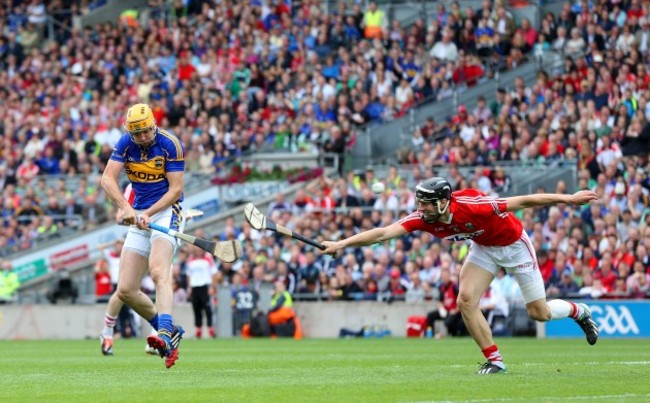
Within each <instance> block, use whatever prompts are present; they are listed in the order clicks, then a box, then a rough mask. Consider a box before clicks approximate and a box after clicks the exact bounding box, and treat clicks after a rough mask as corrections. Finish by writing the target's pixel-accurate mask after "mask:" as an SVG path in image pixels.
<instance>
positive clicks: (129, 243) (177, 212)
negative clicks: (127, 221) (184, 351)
mask: <svg viewBox="0 0 650 403" xmlns="http://www.w3.org/2000/svg"><path fill="white" fill-rule="evenodd" d="M142 211H143V210H136V213H137V214H140V213H142ZM151 222H152V223H155V224H158V225H160V226H163V227H166V228H170V229H173V230H176V231H179V232H182V231H183V229H184V228H185V217H184V216H183V213H182V210H181V206H180V204H177V203H176V204H172V205H171V206H169V207H167V208H166V209H165V210H163V211H161V212H159V213H157V214H154V215H153V216H152V217H151ZM157 238H164V239H166V240H168V241H169V242H170V243H171V244H172V245H173V246H174V253H176V248H177V247H178V245H179V244H180V241H179V240H178V239H176V238H174V237H173V236H171V235H168V234H165V233H164V232H160V231H155V230H150V231H148V230H141V229H139V228H138V227H137V226H135V225H131V226H130V227H129V232H128V233H127V234H126V240H125V241H124V248H125V249H130V250H132V251H134V252H136V253H137V254H139V255H142V256H144V257H147V258H148V257H149V254H150V253H151V243H152V241H153V240H154V239H157Z"/></svg>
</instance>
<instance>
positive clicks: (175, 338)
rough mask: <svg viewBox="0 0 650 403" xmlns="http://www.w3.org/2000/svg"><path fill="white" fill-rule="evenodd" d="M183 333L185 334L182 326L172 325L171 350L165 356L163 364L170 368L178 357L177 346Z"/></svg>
mask: <svg viewBox="0 0 650 403" xmlns="http://www.w3.org/2000/svg"><path fill="white" fill-rule="evenodd" d="M183 334H185V330H183V328H182V327H180V326H177V325H174V331H173V332H172V337H171V352H170V353H169V355H168V356H167V358H165V366H166V367H167V368H171V366H172V365H174V364H175V363H176V360H177V359H178V346H179V345H180V344H181V340H182V339H183Z"/></svg>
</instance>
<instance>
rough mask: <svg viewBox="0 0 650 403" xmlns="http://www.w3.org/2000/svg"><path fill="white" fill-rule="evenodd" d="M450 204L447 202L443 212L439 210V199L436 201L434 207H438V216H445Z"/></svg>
mask: <svg viewBox="0 0 650 403" xmlns="http://www.w3.org/2000/svg"><path fill="white" fill-rule="evenodd" d="M450 204H451V203H449V202H447V205H446V206H445V209H444V210H441V209H440V199H438V200H436V205H437V206H438V214H440V215H443V214H445V212H446V211H447V209H448V208H449V205H450Z"/></svg>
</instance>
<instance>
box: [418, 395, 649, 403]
mask: <svg viewBox="0 0 650 403" xmlns="http://www.w3.org/2000/svg"><path fill="white" fill-rule="evenodd" d="M639 397H643V398H646V397H650V393H646V394H637V393H626V394H623V395H601V396H536V397H535V398H523V397H521V398H514V397H507V398H496V399H470V400H429V401H421V402H418V403H483V402H514V401H523V400H526V401H531V400H532V401H549V400H550V401H568V400H599V399H601V400H602V399H627V398H639Z"/></svg>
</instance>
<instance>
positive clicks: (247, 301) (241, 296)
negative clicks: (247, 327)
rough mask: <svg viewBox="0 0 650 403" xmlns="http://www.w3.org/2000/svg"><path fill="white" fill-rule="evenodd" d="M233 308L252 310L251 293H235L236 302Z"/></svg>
mask: <svg viewBox="0 0 650 403" xmlns="http://www.w3.org/2000/svg"><path fill="white" fill-rule="evenodd" d="M235 308H237V309H253V293H252V292H250V291H249V292H239V293H237V302H236V303H235Z"/></svg>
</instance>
